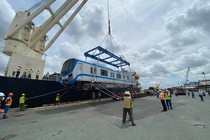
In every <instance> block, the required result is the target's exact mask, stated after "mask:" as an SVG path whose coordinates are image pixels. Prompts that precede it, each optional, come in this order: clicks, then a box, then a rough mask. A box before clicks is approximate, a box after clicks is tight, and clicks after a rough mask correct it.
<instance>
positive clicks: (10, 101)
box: [5, 97, 12, 106]
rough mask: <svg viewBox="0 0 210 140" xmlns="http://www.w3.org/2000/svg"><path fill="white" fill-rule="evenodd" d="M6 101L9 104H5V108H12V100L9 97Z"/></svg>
mask: <svg viewBox="0 0 210 140" xmlns="http://www.w3.org/2000/svg"><path fill="white" fill-rule="evenodd" d="M7 100H8V101H7ZM5 101H7V103H6V104H5V106H11V105H12V98H11V97H7V99H6V100H5Z"/></svg>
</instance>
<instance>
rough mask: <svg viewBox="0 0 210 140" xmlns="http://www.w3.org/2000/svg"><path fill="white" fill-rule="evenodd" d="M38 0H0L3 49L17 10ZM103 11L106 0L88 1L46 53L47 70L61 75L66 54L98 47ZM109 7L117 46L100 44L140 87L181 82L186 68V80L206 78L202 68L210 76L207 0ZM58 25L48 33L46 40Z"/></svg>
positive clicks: (122, 0)
mask: <svg viewBox="0 0 210 140" xmlns="http://www.w3.org/2000/svg"><path fill="white" fill-rule="evenodd" d="M64 1H65V0H59V1H58V0H56V2H55V4H53V5H52V7H51V8H52V9H53V10H56V8H58V7H59V5H61V4H62V2H64ZM37 2H38V1H34V0H18V1H17V0H0V7H4V8H0V50H1V51H2V49H3V47H4V39H3V38H4V35H5V33H6V32H7V30H8V27H9V25H10V23H11V21H12V19H13V17H14V16H15V12H16V11H25V10H27V9H29V8H30V7H32V6H33V5H34V4H36V3H37ZM107 11H108V9H107V1H106V0H88V2H87V3H86V4H85V6H84V7H83V8H82V9H81V11H80V12H79V13H78V14H77V16H76V17H75V18H74V19H73V21H72V22H71V23H70V24H69V25H68V27H67V28H66V29H65V30H64V32H63V33H62V34H61V35H60V36H59V38H58V39H57V40H56V41H55V43H54V44H53V45H52V46H51V48H50V49H49V50H48V51H47V52H46V54H47V57H46V64H45V73H46V72H50V73H54V72H58V73H59V72H60V70H61V67H62V64H63V62H64V61H65V60H67V59H69V58H79V59H81V60H85V57H84V52H86V51H88V50H90V49H92V48H94V47H96V46H98V45H100V44H101V43H102V42H103V40H104V38H105V37H106V35H107V34H108V31H107V26H108V25H107V17H108V16H107V15H108V14H107V13H108V12H107ZM109 11H110V20H111V34H112V37H113V39H114V42H115V43H116V45H113V46H111V47H110V46H108V45H107V43H104V42H103V43H102V47H104V48H106V47H107V48H106V49H110V51H111V52H114V53H116V54H117V55H123V56H124V58H125V59H126V60H127V61H128V62H130V70H131V71H135V72H137V73H138V74H139V76H140V79H139V82H140V83H141V85H142V87H143V88H148V87H150V86H156V85H157V83H159V82H161V81H162V83H161V88H167V87H171V86H180V85H183V84H184V82H185V80H186V74H187V69H188V67H190V71H189V77H188V80H189V82H194V81H195V82H196V81H198V80H204V75H203V74H202V72H204V73H205V77H206V79H210V59H209V56H210V47H209V45H210V39H209V35H210V1H209V0H176V1H174V0H161V2H160V1H159V0H150V1H148V0H129V1H127V0H109ZM69 13H71V11H70V12H69ZM67 15H68V14H67ZM67 15H66V16H65V17H63V18H62V20H61V22H62V21H65V19H67ZM49 16H50V14H49V13H48V12H46V11H44V12H43V13H42V14H41V15H40V16H39V17H37V18H36V19H35V20H34V21H33V22H35V24H36V25H41V24H42V21H44V20H46V19H48V18H49ZM56 29H57V28H56V27H55V28H53V29H52V31H50V32H49V33H48V34H47V35H48V38H50V37H52V35H51V34H53V33H54V32H55V31H56ZM107 42H109V41H107ZM0 57H1V58H0V75H4V71H5V69H6V65H7V63H8V59H9V57H8V56H6V55H4V54H3V53H2V52H0ZM87 61H92V60H90V59H87ZM125 69H129V68H126V67H125Z"/></svg>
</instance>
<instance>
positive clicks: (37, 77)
mask: <svg viewBox="0 0 210 140" xmlns="http://www.w3.org/2000/svg"><path fill="white" fill-rule="evenodd" d="M39 75H40V70H38V71H37V72H36V80H38V79H39Z"/></svg>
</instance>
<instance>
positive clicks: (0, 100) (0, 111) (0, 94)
mask: <svg viewBox="0 0 210 140" xmlns="http://www.w3.org/2000/svg"><path fill="white" fill-rule="evenodd" d="M4 97H5V95H4V93H3V92H0V113H2V112H3V111H2V109H1V102H2V101H3V100H4Z"/></svg>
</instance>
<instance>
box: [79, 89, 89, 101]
mask: <svg viewBox="0 0 210 140" xmlns="http://www.w3.org/2000/svg"><path fill="white" fill-rule="evenodd" d="M87 91H88V90H86V91H85V93H84V94H83V95H82V96H80V97H79V99H78V100H80V99H81V98H82V97H83V96H84V95H85V94H86V92H87Z"/></svg>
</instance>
